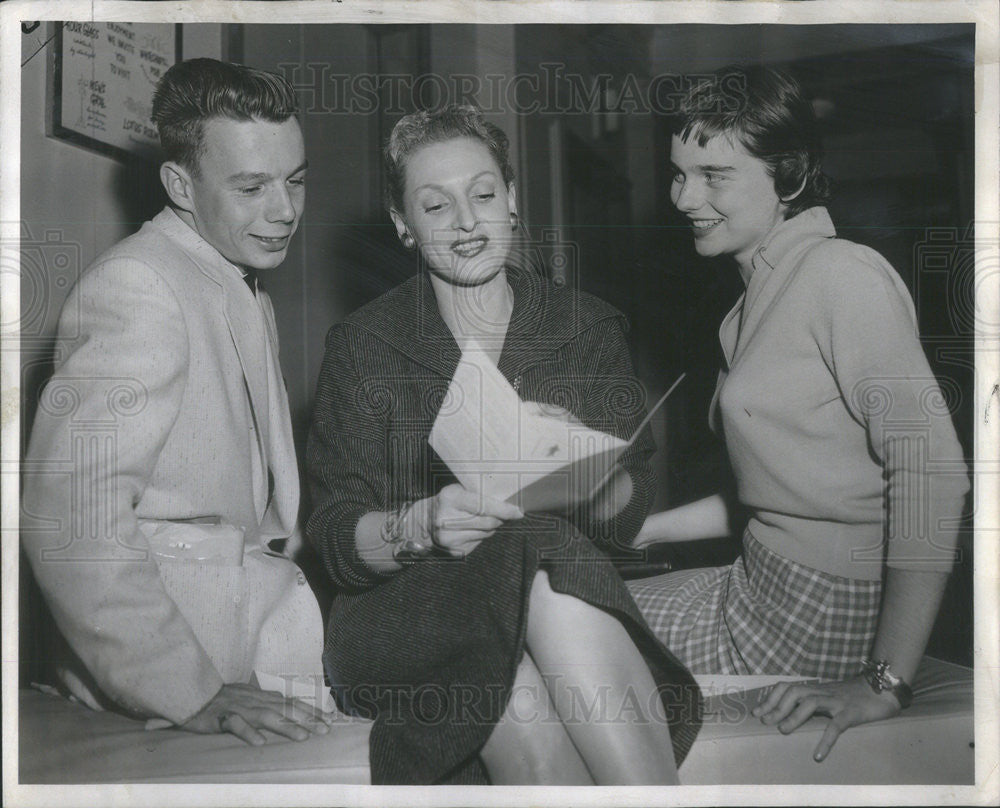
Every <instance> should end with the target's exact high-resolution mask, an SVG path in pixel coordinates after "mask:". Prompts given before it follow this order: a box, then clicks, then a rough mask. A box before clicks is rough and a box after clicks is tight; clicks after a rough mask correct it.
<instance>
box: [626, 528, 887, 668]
mask: <svg viewBox="0 0 1000 808" xmlns="http://www.w3.org/2000/svg"><path fill="white" fill-rule="evenodd" d="M627 585H628V588H629V590H630V591H631V593H632V597H633V598H634V599H635V602H636V605H638V607H639V611H641V612H642V614H643V616H644V617H645V618H646V620H647V622H648V623H649V626H650V628H652V630H653V633H654V634H655V635H656V637H657V639H659V640H660V641H661V642H662V643H663V644H664V645H666V646H667V648H668V649H669V650H670V651H671V653H673V654H674V656H676V657H677V658H678V659H679V660H680V662H681V663H682V664H684V665H686V666H687V667H688V669H689V670H690V671H691V672H692V673H705V674H708V673H717V674H719V673H721V674H742V675H754V674H775V675H779V674H780V675H792V676H809V677H820V678H828V679H844V678H847V677H848V676H853V675H855V674H857V673H858V672H859V671H860V669H861V659H862V658H863V657H865V656H867V655H868V654H869V652H870V650H871V644H872V641H873V640H874V638H875V627H876V623H877V622H878V615H879V608H880V605H881V595H882V583H881V581H866V580H854V579H851V578H841V577H838V576H836V575H829V574H827V573H824V572H819V571H818V570H814V569H811V568H809V567H806V566H803V565H802V564H797V563H795V562H794V561H789V560H788V559H786V558H782V557H781V556H779V555H777V554H775V553H773V552H771V551H770V550H768V549H767V548H766V547H764V545H762V544H760V542H758V541H757V540H756V539H754V537H753V536H751V535H750V532H749V531H747V532H745V533H744V536H743V554H742V556H741V557H740V558H739V559H738V560H737V561H736V563H734V564H733V565H732V566H730V567H715V568H709V569H698V570H683V571H679V572H670V573H667V574H666V575H660V576H657V577H655V578H645V579H640V580H636V581H629V582H627Z"/></svg>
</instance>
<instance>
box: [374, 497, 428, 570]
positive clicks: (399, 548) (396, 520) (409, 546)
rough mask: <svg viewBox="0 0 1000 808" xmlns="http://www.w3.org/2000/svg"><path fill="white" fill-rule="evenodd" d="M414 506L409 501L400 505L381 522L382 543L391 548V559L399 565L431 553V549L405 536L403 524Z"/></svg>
mask: <svg viewBox="0 0 1000 808" xmlns="http://www.w3.org/2000/svg"><path fill="white" fill-rule="evenodd" d="M415 504H416V503H414V502H413V501H411V500H408V501H406V502H404V503H402V504H401V505H399V506H398V507H397V508H395V510H392V511H389V512H388V513H387V514H386V517H385V521H384V522H382V527H381V530H380V533H381V536H382V541H384V542H385V543H386V544H389V545H391V546H392V558H393V560H394V561H397V562H399V563H400V564H408V563H412V562H414V561H418V560H420V559H421V558H424V557H426V556H428V555H430V553H431V552H432V551H433V548H432V547H428V546H427V545H426V544H423V543H422V542H420V541H418V540H417V539H415V538H413V537H412V536H407V535H406V531H405V522H406V519H407V517H409V516H410V514H411V513H412V512H413V506H414V505H415Z"/></svg>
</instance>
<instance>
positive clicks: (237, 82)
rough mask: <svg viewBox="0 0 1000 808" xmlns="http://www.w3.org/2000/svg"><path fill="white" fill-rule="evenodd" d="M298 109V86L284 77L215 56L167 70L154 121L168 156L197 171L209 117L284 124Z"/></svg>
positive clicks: (156, 99) (156, 97)
mask: <svg viewBox="0 0 1000 808" xmlns="http://www.w3.org/2000/svg"><path fill="white" fill-rule="evenodd" d="M298 111H299V110H298V104H297V103H296V100H295V91H294V90H293V89H292V87H291V85H290V84H289V83H288V82H287V81H285V79H283V78H282V77H281V76H279V75H277V74H276V73H268V72H267V71H264V70H255V69H254V68H252V67H245V66H243V65H237V64H231V63H229V62H220V61H217V60H215V59H188V60H187V61H185V62H178V63H177V64H175V65H174V66H173V67H171V68H170V69H169V70H168V71H167V72H166V73H164V74H163V78H162V79H160V83H159V84H158V85H157V87H156V93H155V94H154V95H153V122H154V123H155V124H156V128H157V130H158V131H159V133H160V145H161V146H162V147H163V153H164V157H166V159H167V160H173V161H174V162H177V163H179V164H180V165H182V166H184V167H185V168H186V169H188V170H189V171H191V172H192V173H194V174H196V175H197V173H198V158H199V157H200V156H201V154H202V151H203V149H204V138H205V123H206V121H209V120H211V119H212V118H229V119H231V120H234V121H250V120H264V121H271V122H273V123H284V122H285V121H287V120H288V119H289V118H291V117H292V116H293V115H297V114H298Z"/></svg>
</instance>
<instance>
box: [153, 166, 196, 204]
mask: <svg viewBox="0 0 1000 808" xmlns="http://www.w3.org/2000/svg"><path fill="white" fill-rule="evenodd" d="M160 182H162V183H163V187H164V189H165V190H166V192H167V196H168V197H169V198H170V201H171V202H172V203H173V204H174V206H175V207H178V208H180V209H181V210H186V211H188V212H189V213H190V212H192V211H193V210H194V196H193V189H192V182H191V174H190V173H188V170H187V169H186V168H184V166H182V165H181V164H180V163H175V162H174V161H173V160H170V161H168V162H166V163H164V164H163V165H161V166H160Z"/></svg>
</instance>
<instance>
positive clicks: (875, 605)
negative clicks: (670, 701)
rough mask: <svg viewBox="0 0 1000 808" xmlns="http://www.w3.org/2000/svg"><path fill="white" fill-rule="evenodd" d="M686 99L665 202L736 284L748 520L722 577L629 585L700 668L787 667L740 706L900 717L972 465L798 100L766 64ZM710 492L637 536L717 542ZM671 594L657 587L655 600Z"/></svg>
mask: <svg viewBox="0 0 1000 808" xmlns="http://www.w3.org/2000/svg"><path fill="white" fill-rule="evenodd" d="M717 78H718V80H717V81H714V82H711V81H710V82H705V83H702V84H700V85H697V86H695V87H694V88H693V89H692V90H691V91H690V93H689V94H688V97H687V98H686V99H685V102H684V105H683V108H682V112H681V116H680V118H681V121H680V126H679V127H678V128H677V130H676V134H675V135H674V136H673V139H672V143H671V161H672V165H673V174H674V176H673V182H672V185H671V189H670V191H671V200H672V202H673V203H674V205H675V206H676V207H677V209H678V210H679V211H680V212H681V213H682V214H683V215H684V216H685V217H686V218H687V219H688V221H689V224H690V227H691V233H692V235H693V237H694V239H695V247H696V249H697V252H698V253H699V255H702V256H723V255H726V256H731V257H732V259H733V261H734V263H735V265H736V268H737V269H738V271H739V273H740V276H741V278H742V280H743V283H744V285H745V286H746V291H745V293H744V295H743V296H742V297H741V298H740V300H739V301H738V303H737V304H736V306H735V307H734V308H733V310H732V311H731V312H730V313H729V315H728V316H727V317H726V318H725V320H724V321H723V323H722V326H721V328H720V332H719V335H720V339H721V342H722V347H723V352H724V354H725V358H726V369H725V370H724V371H722V372H721V373H720V377H719V382H718V386H717V388H716V393H715V397H714V399H713V402H712V407H711V415H710V417H711V420H712V423H713V427H714V428H715V429H716V430H717V431H720V432H721V433H722V434H723V435H724V438H725V441H726V447H727V450H728V453H729V456H730V459H731V462H732V466H733V470H734V473H735V476H736V481H737V485H738V495H739V499H740V501H741V503H742V504H743V505H744V506H745V507H746V508H748V510H749V512H750V519H749V523H748V525H747V527H746V531H745V533H744V535H743V552H742V555H741V557H740V558H739V559H738V560H737V561H736V563H735V564H733V565H732V566H731V567H722V568H715V569H707V570H696V571H685V572H678V573H670V574H668V576H666V578H657V579H646V580H640V581H636V582H632V583H631V584H630V585H629V586H630V589H631V591H632V594H633V596H634V597H635V599H636V602H637V603H638V604H639V607H640V609H641V610H642V611H643V613H644V614H645V616H646V618H647V619H648V620H649V622H650V625H651V626H652V627H653V629H654V631H655V632H656V634H657V636H658V637H659V638H660V639H661V640H663V641H664V643H665V644H666V645H667V647H668V648H669V649H670V650H671V651H672V652H673V653H674V654H675V655H677V657H678V658H679V659H680V660H681V661H682V662H684V663H685V664H687V665H688V666H689V667H690V669H691V670H692V671H693V672H694V673H731V674H790V675H800V676H808V677H820V678H823V679H826V680H828V681H826V682H825V683H823V684H815V685H795V686H788V685H780V686H778V687H777V688H776V689H775V690H774V691H773V692H772V694H771V695H770V696H769V698H768V699H767V700H766V701H765V702H764V703H763V704H761V705H760V706H759V707H757V708H756V709H755V711H754V713H755V715H758V716H759V717H761V719H762V720H763V721H764V723H766V724H775V725H777V726H778V728H779V729H780V730H781V731H782V732H791V731H792V730H794V729H795V728H797V727H798V726H800V725H801V724H802V723H803V722H804V721H806V719H808V718H809V717H810V716H811V715H813V714H814V713H820V714H825V715H829V716H831V718H832V720H831V721H830V723H829V725H828V728H827V730H826V732H825V733H824V735H823V737H822V740H821V741H820V743H819V745H818V746H817V748H816V750H815V758H816V760H823V759H824V758H825V757H826V755H827V753H828V752H829V750H830V748H831V747H832V745H833V744H834V742H835V741H836V739H837V736H838V735H839V734H840V733H841V732H842V731H843V730H845V729H846V728H848V727H850V726H854V725H856V724H861V723H865V722H869V721H875V720H879V719H882V718H887V717H890V716H892V715H895V714H896V713H898V712H899V711H900V709H902V708H903V707H905V706H906V705H907V704H908V702H909V698H910V693H909V687H908V684H907V683H908V682H910V681H912V678H913V675H914V673H915V671H916V668H917V664H918V662H919V660H920V658H921V656H922V654H923V651H924V648H925V646H926V643H927V639H928V636H929V634H930V631H931V628H932V626H933V624H934V619H935V616H936V614H937V610H938V607H939V605H940V602H941V597H942V594H943V592H944V587H945V582H946V579H947V577H948V573H949V571H950V569H951V566H952V563H953V556H954V549H955V544H956V525H957V521H958V518H959V516H960V514H961V511H962V505H963V500H964V496H965V493H966V491H967V490H968V476H967V468H966V465H965V462H964V460H963V455H962V450H961V447H960V445H959V443H958V440H957V438H956V436H955V431H954V428H953V426H952V423H951V417H950V413H949V410H948V406H947V403H946V402H945V400H944V398H943V397H942V394H941V390H940V387H939V385H938V382H937V380H936V379H935V377H934V375H933V373H932V372H931V370H930V368H929V366H928V364H927V360H926V358H925V356H924V352H923V349H922V348H921V345H920V341H919V338H918V335H917V331H916V318H915V316H914V309H913V303H912V301H911V299H910V295H909V293H908V291H907V289H906V287H905V286H904V285H903V283H902V281H901V279H900V278H899V276H898V275H897V274H896V272H895V271H894V270H893V269H892V267H891V266H890V265H889V264H888V263H887V262H886V261H885V259H883V258H882V256H880V255H879V254H878V253H876V252H874V251H873V250H870V249H868V248H867V247H863V246H861V245H859V244H855V243H852V242H850V241H845V240H842V239H837V238H836V237H835V235H836V234H835V231H834V228H833V224H832V222H831V221H830V217H829V215H828V214H827V211H826V208H824V207H822V206H821V205H822V203H823V201H824V200H825V198H826V191H827V183H826V179H825V177H824V176H823V174H822V171H821V167H820V147H819V138H818V135H817V132H816V125H815V119H814V116H813V112H812V108H811V106H810V104H809V102H808V100H807V99H806V98H805V97H804V96H803V94H802V91H801V89H800V87H799V86H798V84H797V83H796V82H795V81H794V80H793V79H791V78H790V77H788V76H786V75H783V74H780V73H777V72H775V71H772V70H763V69H757V70H732V69H730V70H727V71H724V73H722V74H720V75H719V76H718V77H717ZM727 523H728V516H727V508H726V504H725V501H724V500H723V498H722V497H721V496H715V497H710V498H708V499H704V500H701V501H698V502H694V503H690V504H688V505H684V506H681V507H679V508H675V509H673V510H669V511H664V512H662V513H659V514H655V515H653V516H652V517H650V518H649V520H647V523H646V525H645V527H644V529H643V531H642V532H641V533H640V535H639V536H638V538H637V539H636V546H642V545H644V544H647V543H650V542H652V541H664V540H666V541H685V540H691V539H698V538H708V537H714V536H723V535H727V533H728V524H727ZM665 590H666V591H665Z"/></svg>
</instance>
